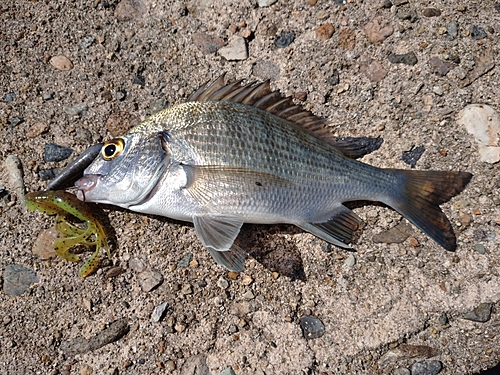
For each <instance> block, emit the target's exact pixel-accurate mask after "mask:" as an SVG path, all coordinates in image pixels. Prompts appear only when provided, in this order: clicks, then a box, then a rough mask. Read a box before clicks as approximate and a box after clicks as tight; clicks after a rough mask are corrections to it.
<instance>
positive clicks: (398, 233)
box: [373, 222, 411, 243]
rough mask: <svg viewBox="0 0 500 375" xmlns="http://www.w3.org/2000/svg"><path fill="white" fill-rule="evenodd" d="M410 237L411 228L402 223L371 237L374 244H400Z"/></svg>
mask: <svg viewBox="0 0 500 375" xmlns="http://www.w3.org/2000/svg"><path fill="white" fill-rule="evenodd" d="M410 235H411V226H410V225H409V224H406V223H404V222H401V223H399V224H398V225H396V226H395V227H393V228H391V229H389V230H386V231H385V232H382V233H379V234H377V235H375V236H373V242H375V243H402V242H404V241H405V240H406V239H407V238H408V237H410Z"/></svg>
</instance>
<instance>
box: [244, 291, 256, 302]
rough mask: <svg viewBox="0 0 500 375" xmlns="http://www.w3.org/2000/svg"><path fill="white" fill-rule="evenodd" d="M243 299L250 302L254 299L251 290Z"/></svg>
mask: <svg viewBox="0 0 500 375" xmlns="http://www.w3.org/2000/svg"><path fill="white" fill-rule="evenodd" d="M243 298H245V299H248V300H250V299H254V298H255V295H254V294H253V293H252V291H251V290H249V291H247V292H246V293H245V294H243Z"/></svg>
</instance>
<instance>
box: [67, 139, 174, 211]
mask: <svg viewBox="0 0 500 375" xmlns="http://www.w3.org/2000/svg"><path fill="white" fill-rule="evenodd" d="M167 141H168V133H166V132H165V131H161V132H155V133H153V134H149V135H145V134H143V133H127V134H126V135H125V136H123V137H120V138H114V139H112V140H110V141H107V142H105V143H104V144H103V146H102V148H101V152H100V154H99V155H98V156H97V157H96V159H95V160H94V161H93V162H92V163H91V164H90V165H89V166H88V167H87V169H85V171H84V172H83V177H82V178H80V179H79V180H78V181H76V183H75V185H76V186H77V188H78V193H77V197H78V198H79V199H80V200H82V201H86V202H95V203H106V204H112V205H115V206H120V207H124V208H128V207H129V206H132V205H136V204H140V203H141V202H144V201H145V200H147V199H148V197H149V196H150V195H151V194H154V191H155V187H156V186H157V185H158V182H159V181H160V179H161V178H162V176H163V174H164V173H165V171H167V170H168V167H169V165H170V160H171V153H170V152H169V149H168V146H167Z"/></svg>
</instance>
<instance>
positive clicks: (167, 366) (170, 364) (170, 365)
mask: <svg viewBox="0 0 500 375" xmlns="http://www.w3.org/2000/svg"><path fill="white" fill-rule="evenodd" d="M165 369H166V370H167V371H174V370H175V362H174V361H173V360H171V359H169V360H168V361H167V362H166V363H165Z"/></svg>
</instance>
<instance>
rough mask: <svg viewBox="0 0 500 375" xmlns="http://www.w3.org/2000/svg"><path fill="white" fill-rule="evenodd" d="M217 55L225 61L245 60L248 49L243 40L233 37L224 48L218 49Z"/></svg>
mask: <svg viewBox="0 0 500 375" xmlns="http://www.w3.org/2000/svg"><path fill="white" fill-rule="evenodd" d="M219 55H221V56H222V57H224V58H225V59H226V60H228V61H231V60H245V59H246V58H248V49H247V43H246V41H245V38H243V37H241V36H238V35H234V36H233V37H232V38H231V39H230V40H229V43H228V45H227V46H226V47H222V48H221V49H219Z"/></svg>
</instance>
